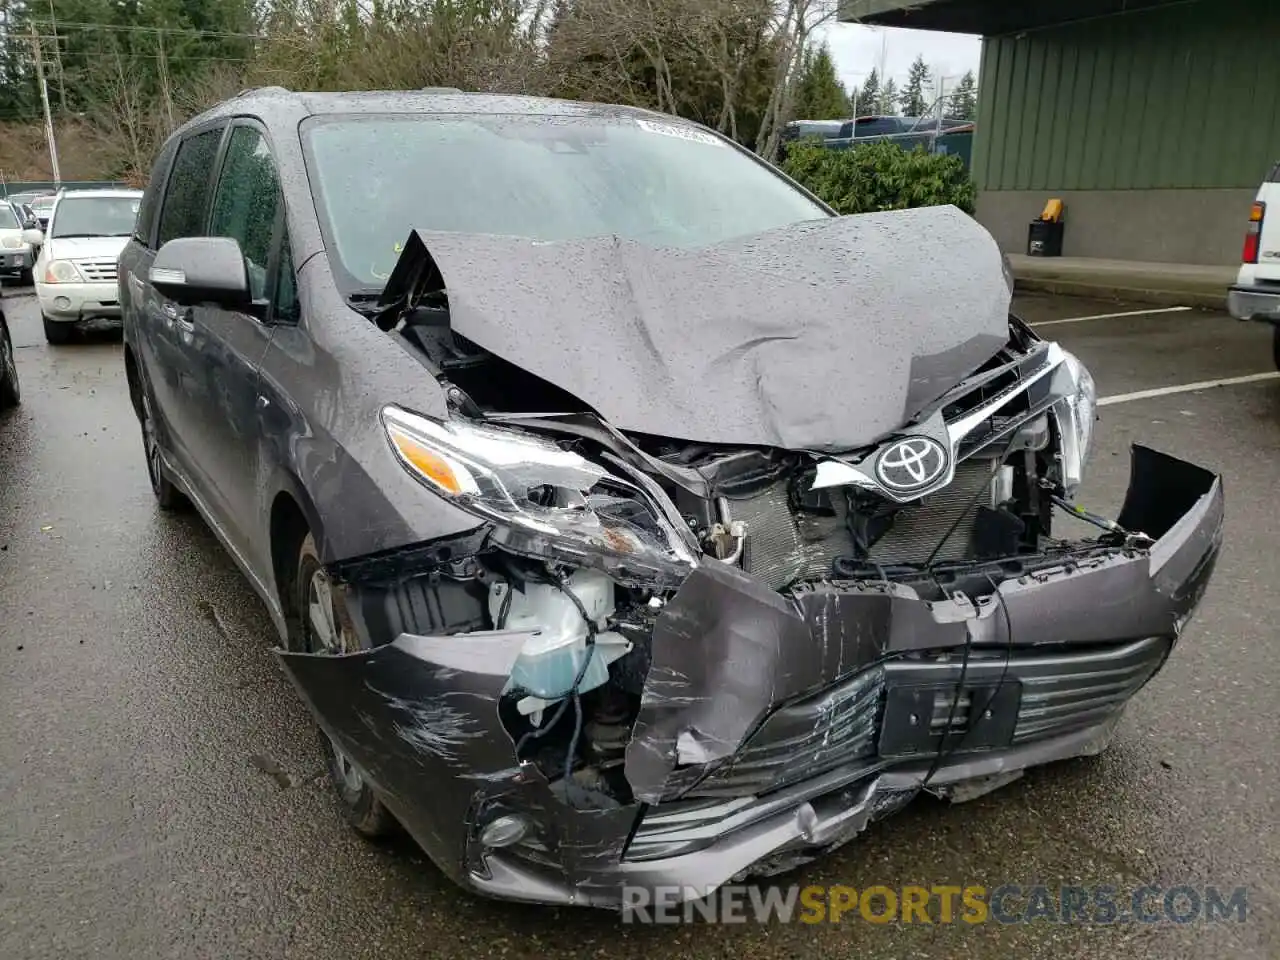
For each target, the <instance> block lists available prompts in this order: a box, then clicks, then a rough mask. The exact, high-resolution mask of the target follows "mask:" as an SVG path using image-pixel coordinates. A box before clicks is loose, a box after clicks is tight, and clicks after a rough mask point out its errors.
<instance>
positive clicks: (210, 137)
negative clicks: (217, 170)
mask: <svg viewBox="0 0 1280 960" xmlns="http://www.w3.org/2000/svg"><path fill="white" fill-rule="evenodd" d="M222 131H223V128H222V127H218V128H217V129H215V130H206V131H204V132H203V133H197V134H196V135H195V136H193V137H189V138H187V139H186V140H184V141H182V145H181V146H179V147H178V154H177V156H176V157H175V158H174V161H173V172H172V173H170V174H169V184H168V186H167V187H166V188H165V194H164V206H163V207H162V208H161V211H160V230H159V235H158V236H157V237H156V246H160V247H162V246H164V245H165V244H166V243H168V242H169V241H170V240H173V239H174V238H176V237H196V236H199V235H201V234H202V233H204V221H205V214H206V213H207V212H208V209H209V193H210V192H211V191H212V189H213V176H212V174H213V162H214V160H215V159H216V158H217V156H218V145H219V143H221V141H222Z"/></svg>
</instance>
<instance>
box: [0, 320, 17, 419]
mask: <svg viewBox="0 0 1280 960" xmlns="http://www.w3.org/2000/svg"><path fill="white" fill-rule="evenodd" d="M21 402H22V388H21V387H20V386H19V384H18V365H17V364H16V363H14V360H13V341H12V340H10V339H9V331H8V329H7V328H6V327H5V326H4V324H3V323H0V410H7V409H9V408H10V407H16V406H17V405H18V404H19V403H21Z"/></svg>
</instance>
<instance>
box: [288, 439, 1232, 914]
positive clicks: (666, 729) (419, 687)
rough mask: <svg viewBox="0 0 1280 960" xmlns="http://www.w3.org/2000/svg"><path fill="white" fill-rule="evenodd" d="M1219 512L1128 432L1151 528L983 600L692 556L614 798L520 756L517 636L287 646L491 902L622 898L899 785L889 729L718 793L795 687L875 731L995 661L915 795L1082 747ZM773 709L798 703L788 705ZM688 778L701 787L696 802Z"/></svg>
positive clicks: (856, 824)
mask: <svg viewBox="0 0 1280 960" xmlns="http://www.w3.org/2000/svg"><path fill="white" fill-rule="evenodd" d="M1157 494H1158V495H1157ZM1223 505H1224V499H1223V492H1222V487H1221V482H1220V481H1219V480H1218V479H1217V478H1216V477H1214V476H1212V475H1211V474H1208V473H1207V472H1205V471H1202V470H1199V468H1195V467H1192V466H1190V465H1189V464H1185V463H1183V462H1181V461H1177V460H1174V459H1173V458H1169V457H1166V456H1164V455H1162V454H1157V453H1155V452H1153V451H1149V450H1146V449H1144V448H1135V452H1134V476H1133V480H1132V482H1131V486H1130V491H1129V495H1128V498H1127V500H1126V505H1125V510H1124V511H1123V512H1122V515H1123V516H1126V517H1128V518H1129V519H1131V520H1132V519H1135V518H1136V519H1141V520H1145V521H1147V522H1148V523H1150V524H1160V526H1152V527H1150V528H1149V529H1148V531H1147V532H1148V533H1149V534H1150V535H1151V536H1152V537H1154V538H1155V542H1154V543H1153V544H1151V545H1150V546H1149V547H1146V548H1142V549H1138V548H1130V547H1117V548H1115V549H1110V550H1101V551H1087V550H1080V551H1078V552H1076V553H1067V554H1064V555H1063V556H1062V557H1060V558H1057V560H1056V562H1049V563H1047V564H1045V565H1042V566H1040V567H1038V568H1036V569H1034V570H1033V571H1032V572H1029V573H1027V574H1025V575H1022V576H1018V577H1010V578H1008V579H1004V580H1003V582H1000V583H998V585H997V588H996V591H995V592H994V593H992V594H991V595H989V596H987V597H984V598H982V599H981V601H980V602H978V603H967V602H965V601H964V600H962V599H961V600H956V599H952V600H946V601H941V602H934V603H930V602H927V601H925V600H923V599H920V598H919V597H918V595H916V593H915V591H913V590H912V589H911V588H910V587H907V586H903V585H900V584H884V583H869V582H856V583H835V582H830V583H825V584H812V585H807V586H805V587H804V588H803V589H800V590H796V591H794V592H792V593H789V594H779V593H776V592H774V591H770V590H768V589H767V588H765V587H763V586H762V585H760V584H759V583H758V582H756V581H753V580H752V578H750V577H749V576H747V575H746V574H744V573H742V571H740V570H736V569H734V568H732V567H729V566H727V565H725V564H720V563H715V562H709V563H706V564H703V565H702V566H700V567H699V568H698V569H697V570H696V571H695V572H694V573H692V574H691V575H690V576H689V578H688V579H687V581H686V582H685V583H684V585H683V586H682V587H681V588H680V590H679V591H678V592H677V593H676V595H675V598H674V599H673V600H672V601H671V602H670V603H669V604H668V605H667V606H666V608H665V609H664V610H663V612H662V614H661V615H660V616H659V617H658V619H657V622H656V625H655V628H654V632H653V654H652V657H653V662H652V666H651V668H650V670H649V673H648V679H647V681H646V682H645V686H644V693H643V705H642V709H641V714H640V718H639V720H638V721H637V723H636V726H635V731H634V735H633V739H632V741H631V744H630V745H629V747H628V749H627V754H626V763H625V767H626V775H627V778H628V780H629V781H630V783H631V785H632V787H633V789H634V791H635V795H636V802H635V803H632V804H626V805H618V804H613V805H609V804H595V803H593V804H590V806H592V808H590V809H582V808H580V807H582V806H583V805H582V804H579V803H577V802H576V801H575V799H574V797H573V796H566V794H565V792H564V789H563V782H560V783H557V784H553V783H550V782H549V781H548V779H547V778H546V777H545V776H543V775H542V774H541V773H540V772H539V771H538V770H537V769H535V768H534V767H533V765H531V764H527V763H526V764H521V763H519V762H518V761H517V759H516V756H515V749H514V747H515V744H514V743H513V741H512V738H511V736H510V735H509V734H508V732H507V731H506V730H505V729H504V727H503V724H502V723H501V721H500V719H499V707H498V704H499V700H500V698H501V693H502V689H503V685H504V683H505V681H506V677H507V675H508V673H509V672H510V668H511V664H512V662H513V660H514V658H515V656H516V655H517V653H518V651H519V649H520V647H521V645H522V643H523V641H524V639H525V637H523V636H522V635H520V634H518V633H514V634H512V633H508V634H502V633H491V632H490V633H482V634H470V635H462V636H452V637H429V636H415V635H410V634H403V635H400V636H398V637H396V638H395V639H394V640H393V641H392V642H391V643H389V644H386V645H384V646H379V647H377V648H375V649H373V650H369V651H367V652H362V653H359V654H355V655H349V656H345V657H321V656H309V655H303V654H297V653H285V652H281V654H280V655H281V659H282V661H283V663H284V666H285V668H286V670H287V671H288V673H289V675H290V676H291V677H292V679H293V681H294V683H295V684H296V685H297V687H298V688H299V690H300V691H301V692H302V694H303V696H304V697H305V698H306V700H307V702H308V704H309V705H310V706H311V708H312V710H313V712H314V713H315V715H316V718H317V720H318V721H319V722H320V723H321V725H322V726H323V727H324V728H325V729H326V731H327V732H329V733H330V734H331V735H333V736H335V737H336V738H338V739H339V740H340V741H341V743H342V745H343V747H344V749H346V750H347V751H348V754H349V756H351V757H352V758H354V759H355V760H356V761H357V762H358V763H359V764H360V766H361V767H362V768H363V769H364V770H365V771H366V772H367V774H368V775H369V776H370V777H371V778H372V780H373V781H374V782H375V783H377V784H378V786H379V788H380V791H381V793H382V795H383V796H385V798H386V802H387V804H388V806H389V807H390V808H391V809H392V810H393V811H394V812H395V813H396V815H397V816H398V817H399V818H400V819H401V821H402V822H403V823H404V824H405V826H406V827H407V828H408V829H409V831H410V832H411V833H412V834H413V836H414V837H415V838H416V839H417V840H418V842H419V843H421V844H422V846H423V848H424V849H425V850H426V851H427V853H428V854H429V855H430V856H431V858H432V859H433V860H434V861H435V862H436V863H437V864H438V865H439V866H440V868H441V869H442V870H444V871H445V872H446V873H448V874H449V875H450V876H452V877H453V878H454V879H455V880H457V881H458V882H460V883H462V884H464V885H466V886H469V887H471V888H472V889H475V890H477V891H479V892H482V893H487V894H491V895H494V896H501V897H508V898H516V899H530V900H537V901H544V902H560V903H577V904H585V905H595V906H606V907H608V906H616V905H618V904H619V903H620V902H621V895H622V894H621V887H622V886H623V885H627V884H661V885H675V886H683V887H689V888H697V889H706V888H709V887H712V886H715V885H718V884H721V883H725V882H727V881H729V880H730V879H731V878H733V877H735V876H738V875H741V874H746V875H752V874H753V873H764V874H767V873H770V872H774V871H776V870H780V869H786V868H788V867H790V866H794V865H795V864H797V863H800V862H803V861H804V860H806V859H810V858H812V857H814V856H816V855H818V854H820V853H821V852H823V851H825V850H829V849H832V848H834V847H835V846H838V845H839V844H841V843H843V842H846V841H847V840H848V839H850V838H852V837H853V836H855V835H856V834H857V833H858V832H859V831H860V830H861V829H863V828H864V827H865V825H866V824H867V823H868V822H869V821H870V820H872V819H875V818H877V817H880V816H884V815H886V814H887V813H889V812H892V811H893V810H895V809H897V808H898V807H900V806H901V805H902V804H903V803H905V802H907V801H908V800H909V799H910V797H911V796H913V795H914V793H915V792H917V790H918V788H919V787H920V785H921V781H922V780H923V778H924V776H925V774H926V772H927V771H928V768H929V767H930V761H931V760H932V759H933V758H934V756H935V755H936V752H937V751H936V748H934V747H932V746H930V745H929V744H928V743H923V744H917V745H916V747H917V749H914V750H913V749H912V747H911V745H910V744H909V743H907V744H905V745H904V744H903V742H902V740H901V737H897V738H896V739H895V735H897V734H901V733H902V729H901V728H900V727H898V728H894V729H886V728H885V727H884V726H880V727H876V728H874V729H873V730H872V731H871V737H870V741H869V743H865V744H863V745H862V746H861V747H860V748H859V749H857V750H854V751H853V752H852V753H851V754H850V755H849V756H846V757H843V758H839V760H840V762H838V763H835V764H826V765H825V767H819V764H818V763H817V761H816V760H814V761H812V762H810V764H809V769H808V770H804V769H802V770H801V775H800V776H799V777H798V778H797V777H792V778H791V779H790V781H789V782H781V781H779V783H780V785H776V786H775V785H770V786H769V788H767V789H763V790H755V791H752V790H746V789H744V790H740V791H734V790H733V789H732V788H731V787H730V788H729V790H728V794H727V795H726V794H725V792H724V791H723V790H715V789H709V788H708V786H707V785H710V786H711V787H714V786H715V781H716V777H717V775H720V776H721V777H722V779H724V778H725V777H726V775H727V776H728V777H732V775H733V773H734V771H733V766H734V763H735V759H737V758H748V759H749V754H750V752H751V751H752V750H753V749H756V747H753V740H754V739H755V736H758V735H760V734H762V733H763V734H768V732H769V727H770V719H771V718H775V717H776V718H781V721H780V723H781V725H782V726H784V727H785V726H786V724H787V723H791V725H792V726H791V728H790V729H787V730H785V731H784V733H783V734H782V736H784V737H787V736H792V737H793V736H795V734H796V733H797V731H796V729H795V727H794V724H795V718H796V717H804V716H806V714H805V708H804V703H803V702H800V703H798V704H797V701H803V700H804V698H806V697H808V698H814V697H815V695H824V693H825V695H826V696H827V701H826V705H825V706H820V707H819V708H818V709H816V710H813V711H812V712H811V713H809V714H807V716H808V717H809V719H808V720H805V721H804V722H805V723H807V724H809V725H810V726H811V728H812V729H810V730H805V731H801V732H803V733H805V734H812V735H817V736H819V737H825V738H827V739H828V740H829V739H830V737H831V736H832V735H835V736H846V735H847V736H855V735H856V732H851V731H854V727H853V726H841V727H840V729H838V730H837V729H836V725H834V722H833V721H832V720H831V718H832V717H833V716H835V715H836V714H835V712H833V709H832V707H831V704H832V703H835V702H836V701H837V700H838V698H839V697H840V696H842V695H843V694H841V691H842V690H843V691H846V692H849V693H848V696H846V699H847V700H849V701H850V702H852V701H854V700H858V699H861V700H862V701H865V702H867V703H870V704H871V705H872V714H873V715H874V714H877V713H881V714H883V715H884V717H885V719H884V721H883V723H884V724H894V723H897V724H902V723H903V718H904V717H905V716H906V715H905V714H904V713H902V712H901V711H900V710H896V709H895V708H894V706H893V705H894V701H895V698H896V699H897V700H899V701H900V700H901V699H902V695H903V693H904V692H905V694H906V695H907V697H908V698H910V697H911V695H912V691H915V690H918V689H922V688H927V689H930V690H936V689H949V688H951V687H953V686H954V685H955V683H956V680H957V675H958V673H959V671H960V669H961V666H960V659H959V658H958V653H959V652H960V651H961V650H962V649H963V648H965V646H966V645H970V646H971V648H972V651H973V652H974V653H973V656H974V660H973V661H972V663H971V664H970V667H969V670H970V671H971V672H970V678H971V680H972V682H973V683H974V684H976V685H977V686H978V687H979V688H983V685H986V687H990V686H991V685H992V684H993V681H995V680H996V679H997V678H998V679H999V681H1000V684H1001V685H1007V686H1008V688H1009V689H1013V690H1015V691H1016V692H1017V693H1018V696H1017V697H1014V698H1013V699H1012V701H1011V700H1010V698H1009V697H1008V696H1006V697H1005V699H1004V700H1000V701H998V702H996V707H995V708H994V709H995V710H997V711H1001V710H1007V711H1012V715H1010V716H1004V717H998V718H994V719H996V720H998V721H999V722H997V723H995V724H994V725H993V726H992V728H991V732H990V735H988V734H987V733H984V732H980V733H979V738H978V741H979V743H980V746H979V747H978V748H977V749H962V750H959V751H957V752H956V754H955V755H954V756H953V757H949V758H948V759H947V760H946V761H945V762H943V763H941V764H940V765H938V767H937V769H936V770H934V771H933V775H932V776H931V777H930V778H929V784H928V786H929V789H930V790H933V791H935V792H939V793H940V794H943V795H954V796H956V797H957V798H960V799H963V798H965V797H966V796H969V795H977V794H980V793H981V792H982V791H983V790H984V789H988V788H990V787H991V785H992V784H995V785H998V784H1000V783H1003V782H1007V780H1008V779H1011V778H1012V777H1013V776H1015V775H1016V774H1017V772H1019V771H1021V770H1023V769H1025V768H1027V767H1029V766H1035V765H1039V764H1042V763H1046V762H1049V761H1052V760H1058V759H1064V758H1067V757H1073V756H1082V755H1088V754H1092V753H1096V752H1098V751H1099V750H1100V749H1102V747H1103V746H1105V744H1106V742H1107V741H1108V739H1109V737H1110V735H1111V733H1112V731H1113V729H1114V726H1115V723H1116V722H1117V720H1118V718H1119V715H1120V713H1121V711H1122V710H1123V708H1124V706H1125V703H1126V702H1127V701H1128V699H1129V697H1131V696H1132V695H1133V693H1135V692H1136V691H1137V690H1138V689H1139V688H1140V687H1141V686H1142V685H1143V684H1144V683H1145V682H1146V681H1147V680H1149V679H1150V677H1151V676H1152V675H1153V674H1154V673H1155V672H1156V670H1158V669H1159V667H1160V665H1161V664H1162V663H1163V662H1164V660H1165V658H1166V657H1167V655H1168V653H1169V652H1170V650H1171V649H1172V647H1173V646H1174V644H1175V642H1176V640H1177V637H1178V635H1179V633H1180V632H1181V629H1182V626H1183V625H1184V623H1185V621H1186V619H1187V617H1188V616H1189V615H1190V614H1191V613H1192V611H1193V610H1194V608H1195V607H1196V605H1197V604H1198V602H1199V599H1200V597H1201V595H1202V594H1203V591H1204V589H1205V587H1206V585H1207V583H1208V581H1209V578H1210V576H1211V574H1212V571H1213V567H1214V564H1215V562H1216V559H1217V556H1218V553H1219V550H1220V547H1221V534H1222V519H1223ZM355 588H356V589H359V588H358V585H356V587H355ZM1103 670H1105V671H1107V672H1108V673H1109V674H1110V675H1112V676H1116V675H1118V676H1123V677H1124V678H1126V679H1125V683H1124V685H1123V686H1122V687H1121V688H1120V689H1119V690H1118V691H1117V690H1112V689H1108V690H1107V691H1106V692H1105V694H1104V693H1099V695H1098V696H1097V697H1096V698H1095V699H1094V700H1092V701H1090V702H1089V704H1088V706H1087V708H1086V709H1082V710H1078V711H1075V712H1074V713H1072V714H1070V715H1069V716H1068V717H1067V721H1066V722H1064V723H1062V724H1060V725H1057V726H1055V725H1053V724H1048V725H1046V724H1045V723H1044V722H1043V721H1042V718H1041V713H1043V704H1050V705H1052V704H1053V703H1054V700H1053V697H1054V695H1055V692H1057V693H1061V692H1063V691H1065V692H1066V693H1067V694H1068V695H1069V697H1079V696H1080V691H1081V690H1085V691H1087V689H1088V683H1089V682H1090V681H1089V680H1088V678H1089V677H1092V676H1095V675H1097V674H1098V673H1099V672H1100V671H1103ZM1073 678H1074V679H1073ZM1037 691H1039V692H1038V693H1037ZM868 694H869V696H868ZM1037 697H1038V698H1039V699H1037ZM912 702H922V701H919V700H918V697H917V698H916V700H915V701H912ZM788 704H797V706H796V707H794V708H790V709H791V713H790V714H788V713H787V709H785V708H787V705H788ZM1036 704H1041V706H1039V707H1037V706H1036ZM913 709H914V708H913ZM1038 710H1039V711H1041V713H1037V711H1038ZM824 723H826V724H828V728H826V729H824V728H823V724H824ZM975 729H980V725H978V727H977V728H975ZM908 739H909V738H908ZM984 741H985V742H984ZM800 753H801V754H802V755H803V751H800ZM815 756H816V755H815ZM802 766H803V764H802ZM700 784H701V785H703V786H702V789H701V791H700V786H699V785H700ZM700 792H701V794H702V795H703V796H705V797H709V798H712V799H703V800H693V799H690V797H691V796H693V795H697V794H699V793H700ZM716 798H719V799H716ZM699 810H701V811H703V816H702V818H701V819H699V818H698V816H697V814H698V812H699ZM507 812H514V813H518V814H521V815H524V816H526V817H528V818H529V820H530V821H531V822H532V823H534V824H536V834H535V835H534V836H533V837H532V838H530V839H529V842H528V843H527V844H522V845H517V846H515V847H511V848H507V849H502V850H488V851H486V850H484V849H483V848H482V847H481V845H480V844H479V843H478V842H477V839H476V833H477V830H478V828H479V826H480V825H481V824H482V823H483V822H485V821H486V820H487V819H491V818H492V817H494V816H498V815H500V814H501V813H507Z"/></svg>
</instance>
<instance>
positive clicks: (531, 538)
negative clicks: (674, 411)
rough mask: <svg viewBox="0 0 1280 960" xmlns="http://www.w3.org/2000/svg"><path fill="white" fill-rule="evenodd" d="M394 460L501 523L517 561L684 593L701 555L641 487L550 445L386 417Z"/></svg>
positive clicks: (465, 426) (494, 431)
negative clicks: (535, 560) (681, 588)
mask: <svg viewBox="0 0 1280 960" xmlns="http://www.w3.org/2000/svg"><path fill="white" fill-rule="evenodd" d="M382 425H383V428H384V429H385V431H386V434H387V439H388V441H389V442H390V443H391V448H392V450H394V451H395V454H396V456H397V458H398V459H399V460H400V462H401V463H402V464H403V465H404V467H405V468H406V469H407V470H408V471H409V472H410V473H411V474H412V475H413V476H414V477H415V478H417V479H418V480H419V481H420V482H422V483H423V484H425V485H426V486H427V487H429V488H430V489H431V490H433V491H434V492H436V493H437V494H439V495H441V496H443V497H445V498H446V499H448V500H449V501H450V502H452V503H454V504H456V505H457V506H459V507H461V508H462V509H464V510H467V511H469V512H471V513H474V514H476V515H478V516H480V517H483V518H485V519H486V520H489V521H491V522H493V523H494V533H493V540H494V541H495V542H496V543H499V544H501V545H502V546H504V547H506V548H507V549H509V550H511V551H512V552H513V553H519V554H524V555H528V556H533V557H539V558H543V559H547V560H552V561H554V562H557V563H565V564H569V565H572V566H581V567H592V568H595V569H598V570H602V571H604V572H605V573H608V574H609V575H610V576H612V577H614V578H615V579H620V580H628V579H630V580H640V581H645V582H649V583H653V584H655V585H659V584H664V585H665V584H669V585H674V584H678V583H680V582H681V581H683V580H684V578H685V577H686V576H688V574H689V572H690V570H692V568H693V564H694V562H695V561H694V555H693V553H692V552H691V551H690V550H689V549H688V546H687V545H686V544H685V543H684V542H683V540H682V539H681V537H680V535H679V534H678V533H677V532H676V531H675V529H674V528H673V527H672V526H671V525H670V523H668V522H667V521H666V520H665V519H664V518H663V516H662V512H661V511H660V510H659V509H658V508H657V507H656V505H654V504H653V503H652V502H651V501H650V500H649V497H648V495H647V494H646V493H645V492H644V491H642V490H641V489H640V488H639V487H637V486H635V485H634V484H632V483H630V482H628V481H627V480H624V479H622V478H621V477H617V476H614V475H613V474H611V473H609V472H608V471H607V470H605V469H604V468H603V467H600V466H598V465H597V464H594V463H592V462H591V461H590V460H587V459H586V458H585V457H582V456H580V455H578V454H577V453H575V452H573V451H571V450H565V449H562V448H561V447H559V446H557V445H556V444H554V443H552V442H550V441H548V440H545V439H543V438H541V437H537V436H533V435H531V434H528V433H523V432H520V431H516V430H511V429H502V428H496V427H488V426H480V425H478V424H474V423H468V422H466V421H462V420H449V421H438V420H432V419H429V418H427V417H421V416H418V415H417V414H413V413H409V412H408V411H405V410H401V409H400V408H398V407H385V408H383V411H382Z"/></svg>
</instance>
